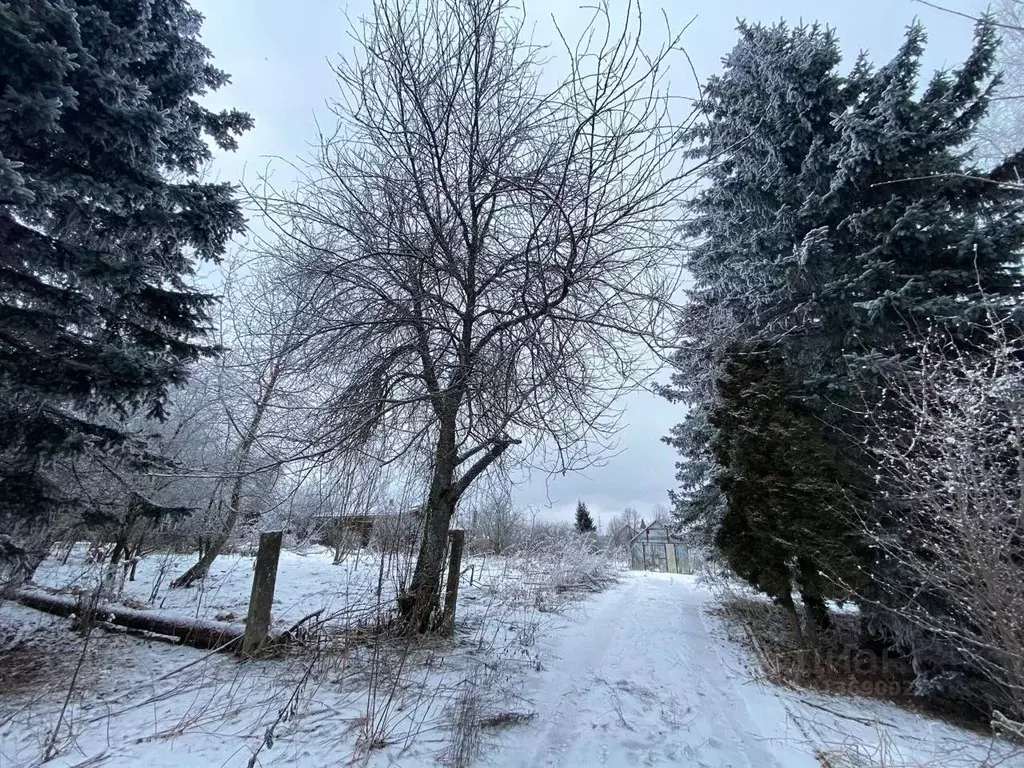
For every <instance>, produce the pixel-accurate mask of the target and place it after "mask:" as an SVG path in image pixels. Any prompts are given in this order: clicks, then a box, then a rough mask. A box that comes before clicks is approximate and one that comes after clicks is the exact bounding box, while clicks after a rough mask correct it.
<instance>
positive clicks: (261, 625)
mask: <svg viewBox="0 0 1024 768" xmlns="http://www.w3.org/2000/svg"><path fill="white" fill-rule="evenodd" d="M281 536H282V532H281V531H267V532H265V533H261V534H260V548H259V551H258V552H257V553H256V569H255V571H254V572H253V574H252V593H251V595H250V596H249V615H248V616H247V617H246V619H245V637H244V639H243V640H242V653H243V654H244V655H246V656H251V655H253V654H254V653H256V652H257V651H259V649H260V647H261V646H262V645H263V643H264V642H266V639H267V635H268V634H269V632H270V609H271V605H272V604H273V602H274V586H275V585H276V584H277V562H278V560H279V559H280V557H281Z"/></svg>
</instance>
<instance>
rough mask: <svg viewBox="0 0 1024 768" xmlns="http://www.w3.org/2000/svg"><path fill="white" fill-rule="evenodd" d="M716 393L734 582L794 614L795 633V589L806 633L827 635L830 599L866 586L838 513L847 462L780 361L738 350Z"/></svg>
mask: <svg viewBox="0 0 1024 768" xmlns="http://www.w3.org/2000/svg"><path fill="white" fill-rule="evenodd" d="M717 389H718V393H719V398H720V400H719V403H718V405H716V406H715V408H714V409H713V411H712V413H711V417H710V422H711V424H712V425H713V426H714V428H715V430H716V432H715V437H714V439H713V441H712V446H711V448H712V451H713V453H714V457H715V460H716V461H717V464H718V466H719V468H720V469H719V471H718V475H717V477H716V483H717V485H718V487H719V488H720V489H721V491H722V493H723V495H724V497H725V505H724V511H723V514H722V519H721V523H720V525H719V526H718V528H717V530H716V533H715V545H716V547H717V548H718V551H719V552H721V553H722V555H723V556H724V558H725V560H726V562H727V563H728V564H729V565H730V567H731V568H732V569H733V571H735V573H736V574H737V575H739V576H740V577H742V578H743V579H745V580H746V581H748V582H749V583H750V584H751V585H753V586H754V587H756V588H758V589H760V590H761V591H762V592H764V593H765V594H767V595H770V596H771V597H773V598H774V599H775V600H776V601H777V602H778V603H779V604H780V605H782V606H784V607H785V608H786V609H787V611H789V613H790V614H791V615H792V616H793V618H794V624H795V626H796V628H797V631H798V632H799V623H798V622H797V621H796V608H795V605H794V603H793V592H794V590H798V591H799V592H800V595H801V597H802V600H803V604H804V606H805V608H806V609H807V611H808V614H809V619H810V621H809V622H808V630H809V631H810V632H812V633H814V632H816V631H817V630H819V629H826V628H827V627H828V626H829V620H828V611H827V608H826V605H825V600H826V599H827V598H840V599H842V598H844V597H847V596H848V590H849V588H850V587H859V586H860V581H861V578H860V574H861V571H860V563H861V560H862V559H863V555H864V553H863V552H862V551H861V546H860V541H859V538H858V535H857V532H856V530H855V529H854V527H853V525H852V523H851V522H850V521H848V520H844V518H843V517H842V516H841V515H837V514H836V510H837V509H839V508H842V507H843V506H844V505H845V504H847V503H848V497H849V495H850V493H851V488H852V487H854V483H853V482H852V481H851V479H850V478H849V477H847V476H846V473H847V472H848V468H847V463H846V462H845V461H843V460H842V457H841V456H840V455H839V453H838V451H837V450H836V449H835V447H834V446H832V445H830V444H829V442H828V441H827V440H825V439H824V437H823V436H822V431H821V428H820V423H819V421H818V419H817V417H816V415H815V413H814V411H813V410H812V409H811V408H809V407H808V406H807V404H806V402H805V401H804V399H803V398H801V397H800V396H799V393H798V389H797V388H796V387H795V386H794V384H793V382H792V381H791V380H790V377H789V375H788V373H787V371H786V369H785V365H784V364H783V362H782V360H781V359H780V356H779V355H778V354H777V353H775V352H771V351H768V350H764V349H757V348H756V347H751V346H737V347H734V348H733V349H731V350H730V351H729V352H728V354H727V355H726V358H725V362H724V364H723V368H722V372H721V375H720V376H719V378H718V380H717ZM839 585H842V586H839Z"/></svg>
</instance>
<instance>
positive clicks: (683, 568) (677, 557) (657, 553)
mask: <svg viewBox="0 0 1024 768" xmlns="http://www.w3.org/2000/svg"><path fill="white" fill-rule="evenodd" d="M629 560H630V568H632V569H633V570H634V571H661V572H662V573H693V570H692V566H691V563H690V551H689V548H688V547H687V546H686V544H685V543H684V542H683V540H682V539H681V538H680V537H679V536H677V535H675V534H673V533H672V532H671V531H670V530H669V529H668V526H666V525H665V524H664V523H662V522H661V521H659V520H655V521H654V522H653V523H649V524H643V523H642V521H641V527H640V530H638V531H637V532H636V534H635V535H634V536H633V538H631V539H630V540H629Z"/></svg>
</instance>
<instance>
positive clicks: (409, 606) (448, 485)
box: [398, 419, 458, 633]
mask: <svg viewBox="0 0 1024 768" xmlns="http://www.w3.org/2000/svg"><path fill="white" fill-rule="evenodd" d="M437 443H438V444H437V451H436V453H435V457H434V472H433V477H432V478H431V481H430V492H429V494H428V496H427V506H426V509H425V510H424V513H423V528H422V530H421V532H420V551H419V556H418V557H417V558H416V569H415V570H414V571H413V574H412V582H411V584H410V585H409V589H408V591H406V592H405V593H404V594H402V595H400V596H399V599H398V608H399V611H400V613H401V615H402V619H403V621H404V622H405V625H406V627H407V629H408V630H410V631H412V632H421V633H422V632H427V631H428V630H429V629H430V619H431V616H432V615H433V614H434V611H436V610H437V607H438V604H439V598H440V594H439V593H440V589H441V570H442V568H443V566H444V552H445V548H446V547H447V544H448V527H449V526H450V525H451V520H452V516H453V515H454V514H455V507H456V505H457V504H458V497H457V496H456V495H455V488H454V486H455V459H456V455H455V423H454V419H451V420H448V419H446V420H444V421H443V422H442V424H441V429H440V435H439V436H438V441H437Z"/></svg>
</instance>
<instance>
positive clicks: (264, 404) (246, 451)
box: [171, 361, 283, 587]
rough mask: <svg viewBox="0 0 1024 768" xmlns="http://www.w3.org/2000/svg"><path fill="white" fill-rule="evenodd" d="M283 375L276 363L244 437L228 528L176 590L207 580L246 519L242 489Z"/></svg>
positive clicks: (183, 576)
mask: <svg viewBox="0 0 1024 768" xmlns="http://www.w3.org/2000/svg"><path fill="white" fill-rule="evenodd" d="M282 372H283V365H282V363H281V362H280V361H275V362H274V364H273V367H272V368H271V371H270V376H269V377H268V379H267V383H266V385H265V387H264V389H263V392H262V393H261V395H260V399H259V401H258V402H257V403H256V410H255V411H253V415H252V420H251V421H250V422H249V427H248V429H246V431H245V435H244V436H243V437H242V442H241V443H239V444H238V459H237V461H236V462H235V481H234V482H233V483H232V485H231V497H230V501H229V506H228V516H227V518H226V519H225V520H224V526H223V527H222V528H221V531H220V533H219V534H217V536H216V537H214V539H213V540H212V541H211V542H210V544H209V546H208V547H207V549H206V551H205V552H204V553H203V554H202V556H201V557H200V558H199V562H198V563H196V564H195V565H193V566H192V567H191V568H189V569H188V570H187V571H185V573H183V574H182V575H181V576H179V577H178V578H177V579H175V580H174V581H173V582H172V583H171V586H172V587H187V586H190V585H191V584H193V583H194V582H196V581H198V580H199V579H202V578H205V577H206V574H207V573H208V572H209V570H210V566H211V565H213V561H214V560H216V559H217V556H218V555H219V554H220V553H221V551H222V550H223V549H224V545H225V544H227V543H228V539H230V538H231V534H232V533H234V531H235V526H236V525H238V521H239V520H240V519H241V517H242V490H243V485H244V482H245V469H246V467H248V466H249V457H250V456H251V455H252V448H253V446H254V445H255V444H256V438H257V437H258V436H259V431H260V425H261V424H262V422H263V417H264V415H265V414H266V412H267V408H268V407H269V406H270V400H271V398H272V397H273V396H274V391H275V389H276V387H277V381H278V379H279V378H280V376H281V374H282Z"/></svg>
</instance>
